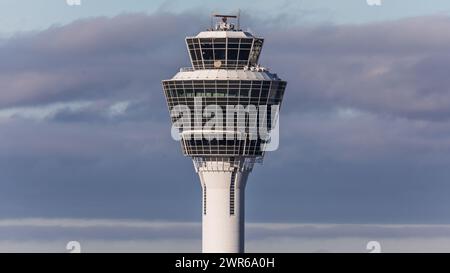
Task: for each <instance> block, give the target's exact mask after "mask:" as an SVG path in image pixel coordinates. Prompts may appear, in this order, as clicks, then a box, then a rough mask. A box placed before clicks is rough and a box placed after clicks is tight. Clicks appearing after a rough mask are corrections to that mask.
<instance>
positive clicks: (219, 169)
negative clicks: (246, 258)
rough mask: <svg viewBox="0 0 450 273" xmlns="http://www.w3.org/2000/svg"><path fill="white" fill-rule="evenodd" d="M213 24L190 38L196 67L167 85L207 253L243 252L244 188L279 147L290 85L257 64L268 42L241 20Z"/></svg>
mask: <svg viewBox="0 0 450 273" xmlns="http://www.w3.org/2000/svg"><path fill="white" fill-rule="evenodd" d="M212 19H213V20H217V22H215V23H216V24H215V25H214V26H213V22H212V26H211V28H210V29H208V30H207V31H202V32H200V33H199V34H198V35H196V36H193V37H187V38H186V44H187V49H188V52H189V57H190V60H191V64H192V66H191V67H188V68H181V69H180V71H179V72H178V73H177V74H176V75H175V76H174V77H173V78H172V79H170V80H164V81H163V82H162V85H163V89H164V93H165V96H166V99H167V104H168V107H169V111H170V114H171V120H172V123H173V127H172V136H173V137H174V138H177V139H178V140H179V141H180V143H181V147H182V151H183V153H184V155H185V156H189V157H191V158H192V160H193V163H194V167H195V170H196V172H197V173H198V175H199V177H200V182H201V187H202V214H203V217H202V218H203V223H202V250H203V252H229V253H237V252H244V222H245V221H244V218H245V217H244V207H245V205H244V204H245V203H244V199H245V185H246V183H247V179H248V176H249V174H250V172H251V171H252V169H253V166H254V164H255V163H258V162H262V159H263V157H264V153H265V151H269V150H274V145H275V146H276V145H277V141H275V140H274V138H276V137H278V135H277V134H278V131H277V128H278V110H279V107H280V105H281V101H282V98H283V94H284V90H285V87H286V82H285V81H283V80H281V79H280V78H278V76H277V75H276V74H274V73H270V72H269V71H268V69H267V68H264V67H262V66H260V65H259V64H258V59H259V56H260V53H261V49H262V46H263V42H264V39H263V38H261V37H256V36H254V35H253V34H251V33H249V32H246V31H242V30H241V29H240V26H239V16H238V15H220V14H213V15H212ZM231 20H233V21H235V23H237V24H232V23H230V22H229V21H231ZM275 142H276V143H275ZM268 202H270V201H268Z"/></svg>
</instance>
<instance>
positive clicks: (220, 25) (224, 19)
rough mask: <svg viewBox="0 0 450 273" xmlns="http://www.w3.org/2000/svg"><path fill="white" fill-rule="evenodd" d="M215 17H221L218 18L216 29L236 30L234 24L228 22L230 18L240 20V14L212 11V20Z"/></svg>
mask: <svg viewBox="0 0 450 273" xmlns="http://www.w3.org/2000/svg"><path fill="white" fill-rule="evenodd" d="M213 18H221V20H220V21H219V20H217V24H216V27H215V30H224V31H230V30H234V24H229V23H228V18H233V19H237V20H238V22H239V14H238V15H229V14H217V13H212V14H211V20H212V19H213Z"/></svg>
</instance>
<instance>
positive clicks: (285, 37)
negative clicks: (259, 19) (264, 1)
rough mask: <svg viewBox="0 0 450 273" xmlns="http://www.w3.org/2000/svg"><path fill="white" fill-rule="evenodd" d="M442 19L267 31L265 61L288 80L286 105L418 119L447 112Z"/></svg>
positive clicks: (449, 96) (448, 22)
mask: <svg viewBox="0 0 450 273" xmlns="http://www.w3.org/2000/svg"><path fill="white" fill-rule="evenodd" d="M449 27H450V19H449V18H448V17H446V16H434V17H433V16H430V17H420V18H412V19H405V20H400V21H394V22H381V23H373V24H370V25H354V26H348V25H341V26H321V27H297V28H292V29H288V30H282V31H271V32H269V33H268V34H267V35H266V38H267V43H266V48H265V55H264V56H265V58H264V62H265V63H266V64H268V65H269V67H273V68H274V69H275V71H277V72H279V73H280V75H282V77H284V78H285V79H287V80H288V81H289V89H288V91H289V92H288V93H287V96H286V98H287V99H288V100H289V101H288V102H287V103H286V104H285V106H286V108H285V109H287V110H288V111H289V110H293V111H294V109H295V110H296V111H298V110H300V111H301V109H306V110H311V109H314V108H315V109H317V108H320V107H325V108H329V107H330V106H331V107H332V106H341V107H351V108H357V109H362V110H365V111H371V112H373V113H376V114H380V115H391V116H396V117H406V118H411V119H422V120H448V118H449V117H450V112H449V109H450V92H449V90H448V86H450V82H449V78H448V77H447V75H446V72H445V71H448V67H449V65H450V60H449V58H448V54H447V47H446V45H447V44H448V42H449V41H450V36H449V35H448V31H447V30H448V28H449Z"/></svg>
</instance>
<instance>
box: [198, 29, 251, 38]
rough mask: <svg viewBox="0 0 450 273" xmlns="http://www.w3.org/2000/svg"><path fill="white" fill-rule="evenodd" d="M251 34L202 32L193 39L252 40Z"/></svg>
mask: <svg viewBox="0 0 450 273" xmlns="http://www.w3.org/2000/svg"><path fill="white" fill-rule="evenodd" d="M254 37H255V36H253V34H251V33H250V32H246V31H223V30H217V31H214V30H209V31H202V32H200V33H199V34H197V36H195V38H254Z"/></svg>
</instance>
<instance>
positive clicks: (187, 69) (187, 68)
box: [180, 66, 195, 72]
mask: <svg viewBox="0 0 450 273" xmlns="http://www.w3.org/2000/svg"><path fill="white" fill-rule="evenodd" d="M194 70H195V69H194V68H193V67H190V66H189V67H182V68H180V72H190V71H194Z"/></svg>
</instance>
